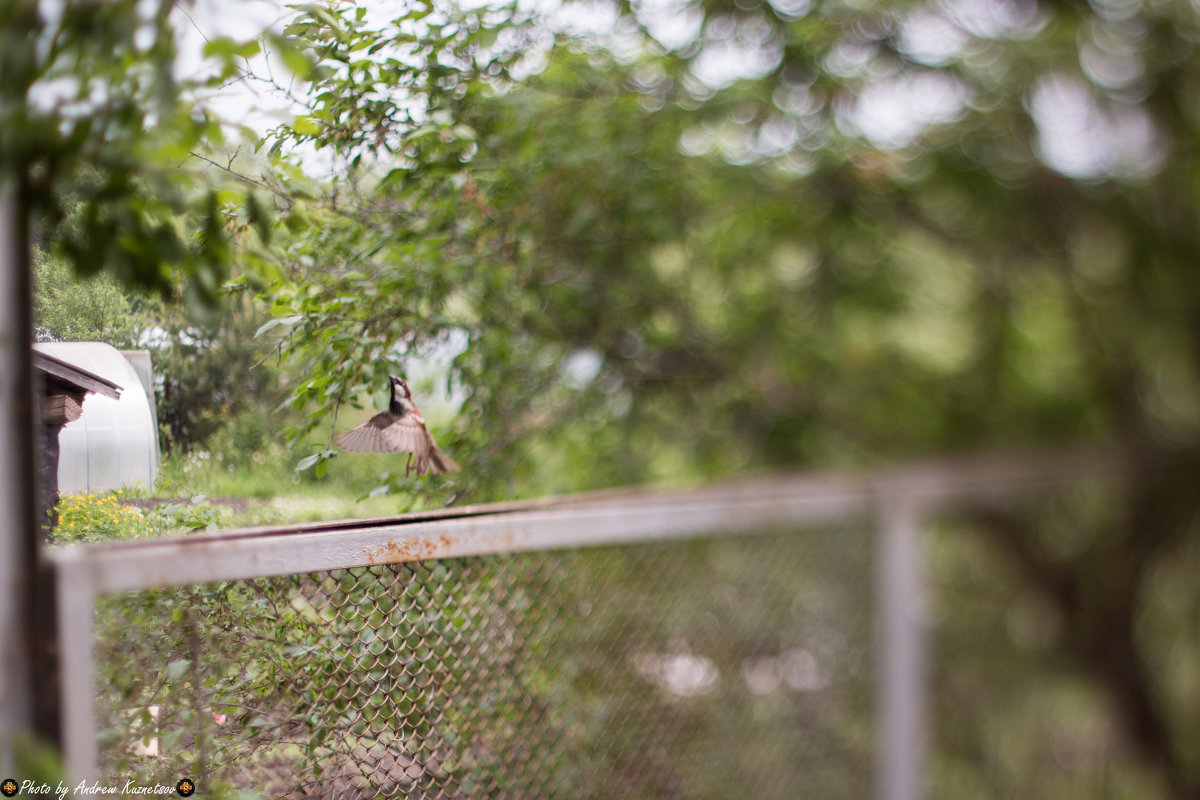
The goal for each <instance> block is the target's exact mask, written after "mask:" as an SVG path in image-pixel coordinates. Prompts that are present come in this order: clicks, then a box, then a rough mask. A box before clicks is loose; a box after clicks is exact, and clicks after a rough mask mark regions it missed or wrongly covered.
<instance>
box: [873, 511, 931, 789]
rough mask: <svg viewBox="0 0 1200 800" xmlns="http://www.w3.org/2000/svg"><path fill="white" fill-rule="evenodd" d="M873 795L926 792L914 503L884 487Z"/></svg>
mask: <svg viewBox="0 0 1200 800" xmlns="http://www.w3.org/2000/svg"><path fill="white" fill-rule="evenodd" d="M879 514H880V519H879V563H878V575H877V580H878V590H877V597H878V603H879V611H878V620H879V626H880V628H879V645H880V646H879V662H878V680H877V684H876V685H877V686H878V691H879V699H878V706H877V707H878V709H879V723H878V726H877V730H878V732H879V733H878V735H879V742H878V751H877V752H878V759H879V762H878V766H877V770H876V780H877V781H878V784H877V789H876V796H877V797H878V798H879V800H919V799H920V798H922V797H924V796H925V783H924V779H925V766H926V744H927V742H926V735H927V734H926V718H925V705H926V689H927V686H926V670H927V639H926V630H925V624H924V619H925V613H924V611H925V606H924V604H925V596H924V586H923V576H922V574H921V570H922V565H921V550H920V548H921V541H920V539H921V536H920V534H921V518H922V514H921V508H920V506H919V503H918V501H917V500H916V499H915V498H914V497H913V496H912V495H911V494H909V495H906V494H903V493H901V492H899V491H896V492H890V493H887V494H885V496H884V497H883V500H882V503H881V504H880V508H879Z"/></svg>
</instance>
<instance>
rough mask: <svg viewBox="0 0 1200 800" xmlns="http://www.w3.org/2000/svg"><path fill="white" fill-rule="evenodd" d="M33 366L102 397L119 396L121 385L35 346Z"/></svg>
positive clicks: (117, 397)
mask: <svg viewBox="0 0 1200 800" xmlns="http://www.w3.org/2000/svg"><path fill="white" fill-rule="evenodd" d="M33 366H34V368H35V369H37V370H39V371H41V372H42V373H44V374H46V375H48V376H51V377H53V378H56V379H58V380H59V381H61V382H63V383H66V384H68V385H70V386H73V387H75V388H77V389H79V390H81V391H84V392H95V393H96V394H98V395H102V396H104V397H111V398H112V399H113V400H117V399H119V398H120V397H121V388H122V387H120V386H118V385H117V384H115V383H113V382H112V381H110V380H108V379H107V378H102V377H100V376H99V375H97V374H96V373H94V372H90V371H88V370H86V369H83V368H82V367H77V366H75V365H74V364H71V363H69V362H67V361H63V360H62V359H61V358H57V357H56V356H52V355H50V354H49V353H46V352H44V351H42V350H38V349H37V348H34V351H33Z"/></svg>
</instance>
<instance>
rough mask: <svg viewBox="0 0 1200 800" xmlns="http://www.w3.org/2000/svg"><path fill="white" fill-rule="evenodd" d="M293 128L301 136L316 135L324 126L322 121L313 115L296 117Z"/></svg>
mask: <svg viewBox="0 0 1200 800" xmlns="http://www.w3.org/2000/svg"><path fill="white" fill-rule="evenodd" d="M292 130H293V131H294V132H295V133H296V134H297V135H299V136H316V135H317V134H319V133H320V132H321V131H322V130H324V128H323V127H322V126H321V123H320V122H318V121H317V120H316V119H315V118H313V117H311V116H302V117H296V119H295V120H294V121H293V122H292Z"/></svg>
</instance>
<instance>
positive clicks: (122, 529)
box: [54, 492, 158, 543]
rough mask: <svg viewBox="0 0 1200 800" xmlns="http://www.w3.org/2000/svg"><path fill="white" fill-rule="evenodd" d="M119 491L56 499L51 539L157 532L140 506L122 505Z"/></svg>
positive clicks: (95, 538) (90, 539) (109, 538)
mask: <svg viewBox="0 0 1200 800" xmlns="http://www.w3.org/2000/svg"><path fill="white" fill-rule="evenodd" d="M120 496H121V493H120V492H84V493H80V494H66V495H63V497H62V499H61V500H59V502H58V506H57V511H58V527H56V528H55V529H54V541H55V542H60V543H66V542H111V541H117V540H120V539H138V538H141V537H144V536H153V535H155V534H156V533H158V531H157V529H156V526H155V525H154V524H153V523H152V522H151V520H149V519H147V518H146V516H145V515H144V514H143V513H142V512H141V510H140V509H137V508H134V507H133V506H127V505H122V504H121V500H120Z"/></svg>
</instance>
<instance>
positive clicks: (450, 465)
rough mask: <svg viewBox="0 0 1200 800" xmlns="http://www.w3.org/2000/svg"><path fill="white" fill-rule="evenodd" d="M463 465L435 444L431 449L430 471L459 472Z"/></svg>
mask: <svg viewBox="0 0 1200 800" xmlns="http://www.w3.org/2000/svg"><path fill="white" fill-rule="evenodd" d="M460 469H461V467H459V466H458V464H457V463H456V462H455V461H454V459H453V458H451V457H450V456H448V455H446V454H445V453H443V452H442V451H441V450H440V449H439V448H438V446H437V445H436V444H435V445H434V446H433V447H432V448H430V450H429V471H430V472H434V473H444V472H458V471H459V470H460Z"/></svg>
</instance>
